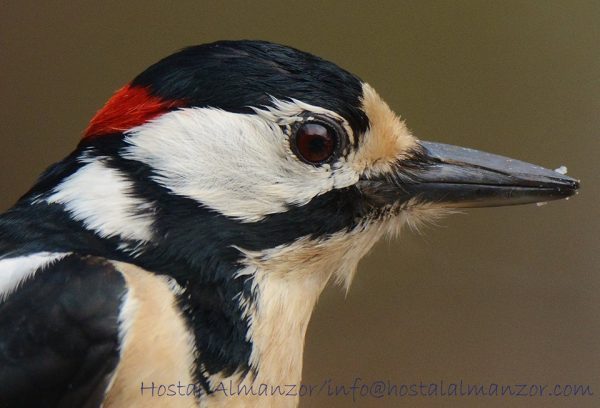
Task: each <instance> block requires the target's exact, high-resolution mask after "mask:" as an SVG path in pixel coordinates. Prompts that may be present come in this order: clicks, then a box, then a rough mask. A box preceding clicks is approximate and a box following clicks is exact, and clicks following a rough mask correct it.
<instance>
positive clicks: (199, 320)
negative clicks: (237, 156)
mask: <svg viewBox="0 0 600 408" xmlns="http://www.w3.org/2000/svg"><path fill="white" fill-rule="evenodd" d="M123 147H124V142H123V136H122V135H119V134H117V135H112V136H104V137H103V138H102V139H101V140H100V139H99V140H91V141H88V142H84V143H82V144H81V145H80V147H79V149H78V154H74V155H72V156H70V159H69V160H71V161H74V163H70V164H69V163H67V162H65V163H62V164H59V165H57V166H55V167H54V168H53V170H51V171H50V172H49V173H48V175H47V176H46V177H42V178H41V180H40V184H39V186H41V187H39V186H38V187H34V189H33V190H32V193H31V195H28V196H26V197H25V198H24V199H23V201H22V202H21V205H18V206H17V207H16V208H15V209H14V210H11V211H12V215H10V213H9V214H7V215H8V216H7V217H5V216H1V217H0V249H2V250H3V252H4V251H11V250H12V251H21V250H23V249H24V248H26V249H27V251H33V250H36V251H43V250H46V251H57V250H60V251H75V252H78V253H82V254H91V255H97V256H104V257H107V258H109V259H115V260H122V261H126V262H130V263H132V264H135V265H138V266H140V267H142V268H144V269H146V270H150V271H153V272H156V273H161V274H165V275H169V276H173V277H174V278H175V279H176V280H177V281H178V283H179V284H180V285H181V286H182V287H183V288H184V289H185V292H184V293H183V294H182V295H181V296H180V297H179V301H180V307H181V308H182V310H183V312H184V315H185V316H186V317H187V321H188V324H189V326H190V327H191V328H192V330H193V331H194V334H195V338H196V345H197V347H198V350H199V358H198V360H197V368H198V369H197V371H196V379H197V380H199V381H201V382H203V383H204V385H205V387H207V389H208V385H207V384H208V383H207V382H206V378H205V377H204V374H203V372H202V371H201V370H200V365H201V364H202V365H203V366H204V367H205V369H206V371H207V372H208V373H209V374H214V373H218V372H221V373H223V375H230V374H232V373H233V372H235V371H237V370H242V371H249V370H250V368H249V359H250V353H251V351H252V344H251V343H250V342H249V341H247V340H246V335H247V333H248V327H249V322H248V321H247V320H246V319H244V318H243V317H242V313H243V310H242V309H241V307H240V305H239V302H237V301H234V300H233V299H234V298H235V297H236V296H238V295H239V294H240V293H242V294H243V295H244V297H245V298H246V299H249V300H250V301H252V300H253V299H254V296H255V294H254V293H253V292H252V290H251V286H252V277H248V276H245V277H240V278H234V276H235V274H236V272H237V271H239V269H240V268H241V267H242V266H241V265H240V260H241V258H242V255H241V254H240V252H239V251H238V250H237V249H235V248H234V247H233V246H234V245H235V246H238V247H241V248H244V249H248V250H255V251H261V250H265V249H270V248H274V247H276V246H278V245H283V244H289V243H292V242H294V241H295V240H296V239H298V238H300V237H305V236H310V237H314V238H326V237H327V236H328V235H331V234H334V233H336V232H339V231H344V230H348V229H352V228H354V227H355V226H356V225H357V224H358V223H359V222H360V221H361V220H362V219H363V218H364V214H365V213H366V212H367V211H369V208H368V206H367V205H366V204H364V200H363V197H362V195H361V193H360V192H359V190H357V189H356V188H354V187H349V188H345V189H341V190H333V191H330V192H328V193H326V194H323V195H320V196H318V197H315V198H314V199H313V200H312V201H310V202H309V203H308V204H307V205H304V206H301V207H299V206H292V207H290V208H289V210H288V211H287V212H285V213H280V214H272V215H269V216H267V217H265V218H264V219H263V220H261V221H259V222H254V223H243V222H241V221H238V220H235V219H231V218H228V217H226V216H224V215H222V214H220V213H218V212H216V211H214V210H211V209H209V208H206V207H203V206H202V205H201V204H199V203H198V202H196V201H194V200H192V199H189V198H185V197H181V196H176V195H174V194H172V193H171V192H170V191H169V190H167V189H166V188H164V187H162V186H160V185H158V184H157V183H155V182H153V181H152V179H151V177H152V175H153V172H152V169H151V168H150V167H148V166H147V165H144V164H142V163H139V162H136V161H132V160H127V159H123V158H122V157H120V156H119V154H118V153H119V151H120V150H121V149H122V148H123ZM84 151H85V152H86V154H88V155H90V156H105V157H108V158H107V159H103V160H104V161H103V163H104V164H105V165H106V166H108V167H112V168H114V169H116V170H117V171H119V172H120V173H122V174H124V175H126V176H127V177H128V178H129V179H130V180H131V181H133V185H134V189H133V191H131V195H132V196H134V197H137V198H140V199H142V200H144V201H145V202H147V203H150V204H151V205H152V206H153V207H154V208H153V210H152V211H153V214H152V216H153V217H155V219H156V222H155V224H154V225H153V229H154V231H153V232H154V236H155V241H154V242H152V243H149V244H146V245H145V246H144V247H142V250H141V251H140V253H139V255H137V256H136V257H132V256H131V255H130V254H127V253H125V252H123V251H121V250H119V246H118V245H119V244H120V243H121V240H115V239H100V238H98V237H96V236H95V235H94V234H93V233H91V232H89V231H86V230H85V228H84V227H83V226H82V225H81V223H79V222H76V221H73V220H72V219H70V218H69V217H68V214H66V213H65V212H64V208H63V207H62V206H60V205H56V204H55V205H47V204H44V203H39V204H36V205H31V202H30V200H31V199H32V198H33V197H34V196H35V195H36V194H39V193H40V192H42V191H43V190H45V189H46V188H52V187H54V186H56V185H57V184H58V183H59V182H60V180H62V179H64V178H65V177H66V176H68V175H70V174H71V173H70V171H72V170H74V169H77V166H78V162H77V160H76V158H77V156H78V155H80V154H81V153H83V152H84ZM144 211H147V210H144ZM15 231H17V232H15ZM15 236H17V237H15ZM15 242H19V244H18V245H15ZM131 246H135V245H134V244H132V245H131Z"/></svg>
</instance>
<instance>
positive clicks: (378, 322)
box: [0, 0, 600, 407]
mask: <svg viewBox="0 0 600 408" xmlns="http://www.w3.org/2000/svg"><path fill="white" fill-rule="evenodd" d="M240 38H250V39H266V40H271V41H275V42H281V43H284V44H288V45H292V46H294V47H297V48H300V49H303V50H306V51H310V52H312V53H314V54H317V55H320V56H322V57H325V58H327V59H330V60H332V61H334V62H336V63H338V64H339V65H341V66H342V67H345V68H346V69H348V70H350V71H352V72H354V73H356V74H358V75H359V76H361V77H362V78H363V79H365V80H367V81H368V82H370V83H371V84H372V85H373V86H374V87H375V88H377V89H378V90H379V91H380V93H381V94H382V96H383V97H384V98H385V99H387V101H388V102H389V104H390V105H391V106H392V108H393V109H394V110H396V111H397V112H398V113H400V114H402V116H403V117H404V118H405V119H406V120H407V121H408V124H409V127H410V128H411V129H412V130H413V131H414V133H415V134H416V135H417V136H418V137H421V138H423V139H430V140H437V141H442V142H448V143H454V144H460V145H465V146H470V147H474V148H478V149H482V150H488V151H492V152H495V153H500V154H504V155H509V156H513V157H515V158H519V159H523V160H526V161H531V162H534V163H538V164H541V165H544V166H546V167H549V168H556V167H558V166H560V165H562V164H565V165H567V166H568V168H569V174H570V175H572V176H575V177H578V178H580V179H582V181H583V189H582V191H581V194H580V195H579V196H578V197H576V198H574V199H572V200H570V201H569V202H566V201H562V202H557V203H551V204H549V205H547V206H544V207H541V208H539V207H536V206H535V205H531V206H524V207H513V208H500V209H485V210H471V211H468V212H467V213H466V214H465V215H457V216H453V217H451V218H448V219H445V220H443V221H442V222H441V227H440V228H428V229H427V231H425V233H424V234H423V235H419V234H416V233H413V232H411V231H409V230H405V232H404V234H403V236H402V237H401V239H399V240H396V241H394V242H390V243H386V242H382V243H380V244H379V245H378V246H377V247H376V248H375V250H374V251H373V252H372V253H371V254H370V255H369V256H368V257H367V258H366V259H365V260H364V261H363V262H362V263H361V264H360V267H359V274H358V276H357V278H356V280H355V283H354V285H353V287H352V289H351V291H350V293H349V294H348V296H346V297H345V296H344V294H343V293H342V291H340V290H339V289H337V288H329V289H328V290H327V291H326V292H325V294H324V296H323V298H322V300H321V302H320V303H319V305H318V308H317V310H316V313H315V315H314V318H313V320H312V322H311V325H310V327H309V333H308V339H307V347H306V355H305V368H304V373H305V374H304V381H305V382H306V383H316V384H321V383H323V382H324V381H326V380H327V379H332V384H334V383H336V384H341V383H345V384H347V385H349V384H351V383H352V382H353V381H354V378H355V377H360V378H362V379H363V382H370V381H373V380H384V381H387V380H390V381H391V382H394V383H397V384H410V383H415V382H416V383H418V382H419V381H424V382H426V383H429V382H437V381H440V380H444V382H445V383H449V382H457V381H459V380H460V379H463V380H464V381H465V382H470V383H490V382H495V383H505V384H515V383H526V384H534V383H535V384H549V385H550V386H552V385H553V384H555V383H563V384H573V383H578V384H590V385H591V387H592V391H593V392H594V396H593V397H579V398H565V397H560V398H556V397H555V398H550V397H546V398H539V397H537V398H525V397H521V398H512V399H511V398H500V397H498V398H484V399H476V398H473V397H471V398H449V397H445V398H444V397H437V398H414V397H405V398H394V397H390V398H388V397H386V398H382V399H375V398H359V399H357V401H356V403H355V404H354V406H360V407H395V406H409V407H481V406H490V407H505V406H510V407H598V406H600V270H599V269H600V252H599V251H598V249H599V248H598V246H599V245H598V244H599V243H600V240H599V234H600V221H599V219H600V217H599V215H600V211H599V209H600V205H599V204H598V199H599V198H600V195H599V192H600V188H599V182H600V180H599V174H600V172H599V170H600V166H599V164H598V162H599V159H600V140H599V136H600V134H599V133H600V132H599V128H600V45H599V41H600V3H599V2H597V1H591V0H590V1H584V2H581V1H566V0H563V1H518V2H515V1H502V2H500V1H409V2H407V1H395V0H389V1H381V2H349V1H336V2H333V1H329V2H316V1H308V0H303V1H297V2H281V1H270V2H260V1H252V2H246V1H237V2H223V1H178V2H171V1H164V2H160V1H151V2H149V1H136V2H132V1H130V2H116V1H114V2H111V1H103V2H64V1H63V2H57V1H55V2H39V1H12V2H8V1H2V2H1V3H0V106H1V108H0V135H1V137H2V149H1V150H0V177H1V179H0V207H1V209H6V208H8V207H9V206H10V205H11V204H12V203H13V202H14V201H15V200H16V199H17V198H18V197H19V195H20V194H21V193H23V192H24V191H25V190H26V189H27V188H28V186H30V185H31V183H32V182H33V181H34V179H35V177H36V176H37V175H38V174H39V173H40V172H41V171H42V170H43V169H44V168H45V167H46V166H48V165H49V164H50V163H52V162H54V161H57V160H59V159H61V158H62V157H63V156H65V155H66V154H67V153H69V151H70V150H71V149H72V148H73V147H74V145H75V144H76V143H77V141H78V138H79V135H80V134H81V131H82V129H84V127H85V126H86V122H87V121H88V120H89V118H90V117H91V116H92V114H93V113H94V112H95V111H96V110H97V109H98V108H99V107H100V106H101V105H102V104H103V103H104V102H105V100H106V99H107V98H108V97H109V96H110V95H111V93H112V92H113V91H114V90H116V89H117V88H119V87H120V86H121V85H123V84H124V83H125V82H127V81H129V80H130V79H131V78H132V77H133V76H134V75H136V74H137V73H138V72H140V71H141V70H142V69H143V68H145V67H146V66H148V65H149V64H151V63H153V62H155V61H156V60H158V59H159V58H161V57H163V56H166V55H167V54H169V53H171V52H173V51H175V50H177V49H179V48H181V47H183V46H186V45H193V44H198V43H204V42H210V41H214V40H217V39H240ZM351 405H353V403H352V399H351V398H350V397H347V398H342V397H338V398H327V397H312V398H305V399H304V400H303V406H304V407H346V406H351Z"/></svg>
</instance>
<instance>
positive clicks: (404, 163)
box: [362, 141, 579, 208]
mask: <svg viewBox="0 0 600 408" xmlns="http://www.w3.org/2000/svg"><path fill="white" fill-rule="evenodd" d="M365 182H367V183H368V184H369V185H368V187H367V185H365V184H363V186H364V187H367V188H366V189H365V192H366V193H367V194H369V190H370V192H371V193H373V192H377V193H378V194H377V195H378V196H379V197H378V200H383V201H384V202H387V204H392V203H394V202H395V203H398V202H405V201H408V200H410V199H413V198H414V199H416V200H417V201H418V202H424V203H435V204H437V205H439V206H441V207H450V208H461V207H462V208H464V207H494V206H503V205H516V204H528V203H536V202H546V201H550V200H558V199H562V198H566V197H569V196H571V195H573V194H575V193H576V191H577V189H578V188H579V181H578V180H575V179H573V178H571V177H568V176H565V175H563V174H562V173H559V172H557V171H553V170H548V169H545V168H543V167H539V166H536V165H533V164H529V163H526V162H522V161H519V160H514V159H509V158H507V157H503V156H498V155H495V154H490V153H485V152H480V151H477V150H473V149H467V148H464V147H458V146H452V145H447V144H443V143H432V142H423V141H420V142H419V147H418V148H417V149H415V153H414V155H413V156H412V157H411V158H408V159H405V160H401V161H399V162H398V165H397V166H396V169H395V171H394V174H392V175H388V176H387V177H386V179H385V180H383V179H379V180H373V179H371V180H368V181H367V180H364V181H362V183H365ZM373 189H375V190H373ZM369 195H370V194H369ZM380 204H383V203H382V202H380Z"/></svg>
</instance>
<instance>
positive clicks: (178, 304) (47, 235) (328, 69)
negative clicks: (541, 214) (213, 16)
mask: <svg viewBox="0 0 600 408" xmlns="http://www.w3.org/2000/svg"><path fill="white" fill-rule="evenodd" d="M563 173H564V172H560V171H553V170H550V169H545V168H542V167H539V166H536V165H533V164H529V163H526V162H522V161H519V160H515V159H510V158H506V157H502V156H498V155H494V154H490V153H485V152H481V151H477V150H473V149H468V148H463V147H458V146H453V145H448V144H443V143H436V142H428V141H424V140H421V139H418V138H417V137H416V136H414V135H413V134H412V133H411V132H410V131H409V129H408V127H407V125H406V124H405V122H404V121H403V120H402V119H401V118H400V117H399V116H398V115H397V114H395V113H394V111H393V110H392V109H391V108H390V107H389V106H388V105H387V104H386V103H385V101H384V100H383V99H382V98H381V97H380V96H379V94H378V93H377V92H376V91H375V89H374V88H373V87H372V86H371V85H369V84H368V83H367V82H364V81H363V80H361V79H360V78H359V77H357V76H356V75H354V74H352V73H350V72H348V71H346V70H344V69H342V68H340V67H339V66H337V65H336V64H334V63H332V62H329V61H326V60H324V59H321V58H319V57H317V56H314V55H312V54H309V53H306V52H303V51H300V50H297V49H295V48H292V47H288V46H285V45H279V44H275V43H271V42H266V41H254V40H228V41H217V42H214V43H210V44H203V45H197V46H192V47H188V48H184V49H182V50H180V51H177V52H175V53H174V54H172V55H170V56H168V57H166V58H164V59H162V60H160V61H159V62H157V63H155V64H154V65H151V66H150V67H149V68H147V69H146V70H145V71H143V72H142V73H141V74H139V75H138V76H136V77H135V78H134V79H133V80H132V81H130V82H128V83H127V84H126V85H125V86H123V87H122V88H121V89H119V90H118V91H116V93H114V95H113V96H112V97H111V98H110V99H109V100H108V102H107V103H106V104H105V105H104V106H103V107H102V108H101V109H100V110H99V111H98V112H97V113H96V114H95V115H94V116H93V118H92V119H91V121H90V122H89V125H88V126H87V128H86V130H85V132H84V134H83V136H82V138H81V140H80V142H79V144H78V145H77V147H76V148H75V150H74V151H73V152H72V153H70V154H69V155H68V156H67V157H66V158H64V159H63V160H61V161H59V162H58V163H56V164H54V165H52V166H50V167H49V168H48V169H47V170H46V171H45V172H44V173H43V174H42V175H41V176H40V177H39V179H38V180H37V181H36V182H35V184H34V185H33V187H32V188H31V189H30V190H29V191H28V192H27V193H25V194H24V195H23V196H22V197H21V198H20V199H19V200H18V201H17V202H16V204H15V205H14V206H13V207H11V208H10V209H8V210H7V211H6V212H4V213H3V214H2V215H0V406H2V407H5V406H6V407H28V406H31V407H74V406H80V407H100V406H103V407H153V406H169V407H171V406H172V407H194V406H201V407H258V406H260V407H263V406H264V407H268V406H273V407H293V406H296V405H297V404H298V402H299V398H298V396H297V394H296V395H292V396H289V395H282V393H281V392H280V391H281V390H278V392H280V393H279V394H276V395H269V396H268V397H265V396H264V395H259V394H260V393H258V394H257V393H256V392H254V391H253V389H252V387H254V386H258V385H268V386H269V387H271V388H270V389H271V390H272V389H273V387H275V388H276V387H277V386H283V385H289V384H300V382H301V378H302V356H303V348H304V342H305V335H306V331H307V326H308V323H309V320H310V317H311V313H312V311H313V309H314V306H315V303H316V302H317V299H318V298H319V295H320V294H321V292H322V291H323V289H324V287H325V285H326V284H327V283H328V282H330V281H335V282H338V283H339V284H340V285H342V286H343V287H345V288H348V287H349V286H350V284H351V282H352V278H353V276H354V274H355V272H356V269H357V264H358V262H359V260H360V259H361V258H362V257H363V256H365V255H366V254H367V253H368V252H369V250H370V249H371V248H372V247H373V245H374V244H375V243H376V242H377V241H378V240H379V239H380V238H382V237H384V236H388V235H389V236H394V235H395V234H396V233H397V232H398V231H399V229H400V228H401V227H402V226H403V225H404V224H410V225H419V224H420V223H423V222H428V221H430V220H433V219H437V217H439V216H441V215H445V214H447V213H450V212H453V211H455V209H462V208H472V207H493V206H504V205H515V204H528V203H539V202H546V201H550V200H557V199H563V198H568V197H569V196H572V195H574V194H575V193H576V192H577V190H578V188H579V183H580V182H579V180H577V179H574V178H571V177H569V176H567V175H565V174H563ZM240 387H241V389H242V391H244V390H245V392H239V391H240ZM248 390H251V391H252V392H248Z"/></svg>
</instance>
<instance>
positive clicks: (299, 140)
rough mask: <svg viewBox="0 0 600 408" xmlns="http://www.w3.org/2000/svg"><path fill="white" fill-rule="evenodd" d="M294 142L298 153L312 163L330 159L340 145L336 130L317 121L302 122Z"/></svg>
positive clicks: (301, 157)
mask: <svg viewBox="0 0 600 408" xmlns="http://www.w3.org/2000/svg"><path fill="white" fill-rule="evenodd" d="M293 142H294V143H293V147H295V149H294V150H295V151H296V154H297V155H298V156H299V157H300V159H302V160H304V161H305V162H307V163H310V164H321V163H324V162H326V161H328V160H329V159H331V157H333V155H334V154H335V152H336V150H337V146H338V138H337V134H336V132H335V131H334V130H333V129H331V128H330V127H329V126H327V125H325V124H321V123H315V122H309V123H304V124H302V125H301V126H300V127H299V128H298V129H297V130H296V134H295V136H294V140H293Z"/></svg>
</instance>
